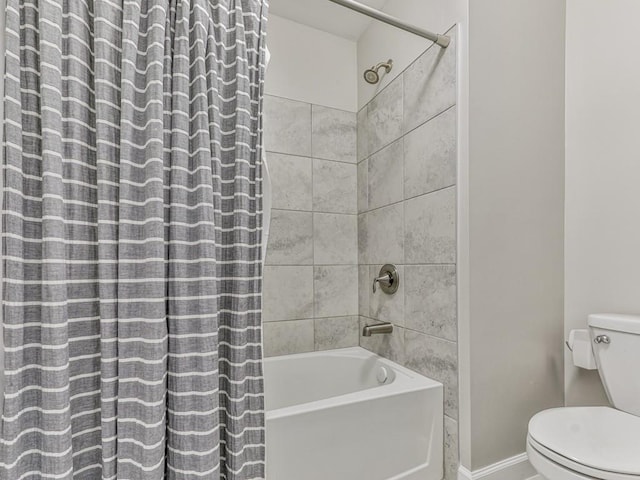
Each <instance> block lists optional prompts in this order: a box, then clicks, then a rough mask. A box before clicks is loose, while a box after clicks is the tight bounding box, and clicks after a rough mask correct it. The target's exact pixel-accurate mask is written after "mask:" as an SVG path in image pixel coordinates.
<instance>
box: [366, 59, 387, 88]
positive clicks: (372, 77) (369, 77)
mask: <svg viewBox="0 0 640 480" xmlns="http://www.w3.org/2000/svg"><path fill="white" fill-rule="evenodd" d="M381 68H384V71H385V72H386V73H389V72H390V71H391V68H393V60H391V59H389V60H387V61H386V62H380V63H379V64H377V65H375V66H373V67H371V68H368V69H367V70H365V71H364V81H365V82H367V83H370V84H372V85H375V84H376V83H378V82H379V81H380V74H379V73H378V70H380V69H381Z"/></svg>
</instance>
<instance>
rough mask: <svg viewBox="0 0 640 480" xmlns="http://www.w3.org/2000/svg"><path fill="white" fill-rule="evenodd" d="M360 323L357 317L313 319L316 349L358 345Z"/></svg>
mask: <svg viewBox="0 0 640 480" xmlns="http://www.w3.org/2000/svg"><path fill="white" fill-rule="evenodd" d="M359 328H360V323H359V321H358V317H357V316H356V315H353V316H351V317H331V318H316V319H315V342H316V346H315V349H316V350H331V349H334V348H346V347H355V346H357V345H358V337H359V331H358V330H359Z"/></svg>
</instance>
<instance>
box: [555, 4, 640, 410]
mask: <svg viewBox="0 0 640 480" xmlns="http://www.w3.org/2000/svg"><path fill="white" fill-rule="evenodd" d="M639 18H640V2H638V1H637V0H609V1H607V2H603V1H601V0H567V63H566V75H567V89H566V119H567V150H566V204H567V205H566V240H565V251H566V257H565V272H566V282H565V329H566V331H567V332H566V333H567V335H568V330H570V329H572V328H585V325H586V316H587V315H588V314H589V313H593V312H619V313H635V314H640V193H639V192H640V135H639V134H638V127H639V126H640V62H638V52H640V35H639V34H638V19H639ZM565 353H566V352H565ZM565 357H566V361H565V364H566V379H565V382H566V401H567V404H570V405H574V404H594V403H601V402H605V401H606V397H605V396H604V392H603V389H602V386H601V382H600V380H599V378H598V376H597V373H596V372H585V371H583V370H579V369H577V368H575V367H574V366H573V365H572V364H571V361H570V360H571V359H570V357H569V356H568V355H565Z"/></svg>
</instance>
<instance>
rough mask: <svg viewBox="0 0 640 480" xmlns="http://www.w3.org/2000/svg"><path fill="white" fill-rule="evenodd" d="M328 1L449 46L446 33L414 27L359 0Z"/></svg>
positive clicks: (442, 45) (438, 43) (445, 46)
mask: <svg viewBox="0 0 640 480" xmlns="http://www.w3.org/2000/svg"><path fill="white" fill-rule="evenodd" d="M329 1H330V2H333V3H337V4H338V5H342V6H343V7H346V8H349V9H351V10H353V11H355V12H358V13H362V14H363V15H366V16H367V17H371V18H374V19H376V20H379V21H381V22H384V23H388V24H389V25H393V26H394V27H398V28H401V29H402V30H406V31H407V32H411V33H413V34H415V35H419V36H421V37H424V38H426V39H429V40H431V41H432V42H435V43H436V44H437V45H440V46H441V47H442V48H447V47H448V46H449V42H451V39H450V38H449V37H447V36H446V35H438V34H437V33H433V32H430V31H428V30H424V29H423V28H420V27H416V26H415V25H410V24H408V23H406V22H403V21H402V20H400V19H399V18H396V17H392V16H391V15H389V14H386V13H384V12H381V11H380V10H376V9H375V8H371V7H370V6H368V5H364V4H362V3H360V2H356V1H355V0H329Z"/></svg>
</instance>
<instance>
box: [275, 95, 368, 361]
mask: <svg viewBox="0 0 640 480" xmlns="http://www.w3.org/2000/svg"><path fill="white" fill-rule="evenodd" d="M265 145H266V149H267V162H268V165H269V171H270V173H271V179H272V186H273V188H272V191H273V202H272V207H273V208H272V214H271V215H272V216H271V229H270V235H269V243H268V246H267V256H266V263H265V269H264V289H263V319H264V322H265V323H264V345H265V355H267V356H272V355H284V354H290V353H300V352H307V351H312V350H325V349H330V348H341V347H348V346H355V345H358V336H359V333H358V328H359V322H358V247H357V235H358V221H357V212H358V208H357V165H356V164H357V157H356V114H355V113H352V112H346V111H343V110H337V109H333V108H326V107H323V106H320V105H311V104H309V103H304V102H298V101H294V100H289V99H285V98H281V97H274V96H266V98H265Z"/></svg>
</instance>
